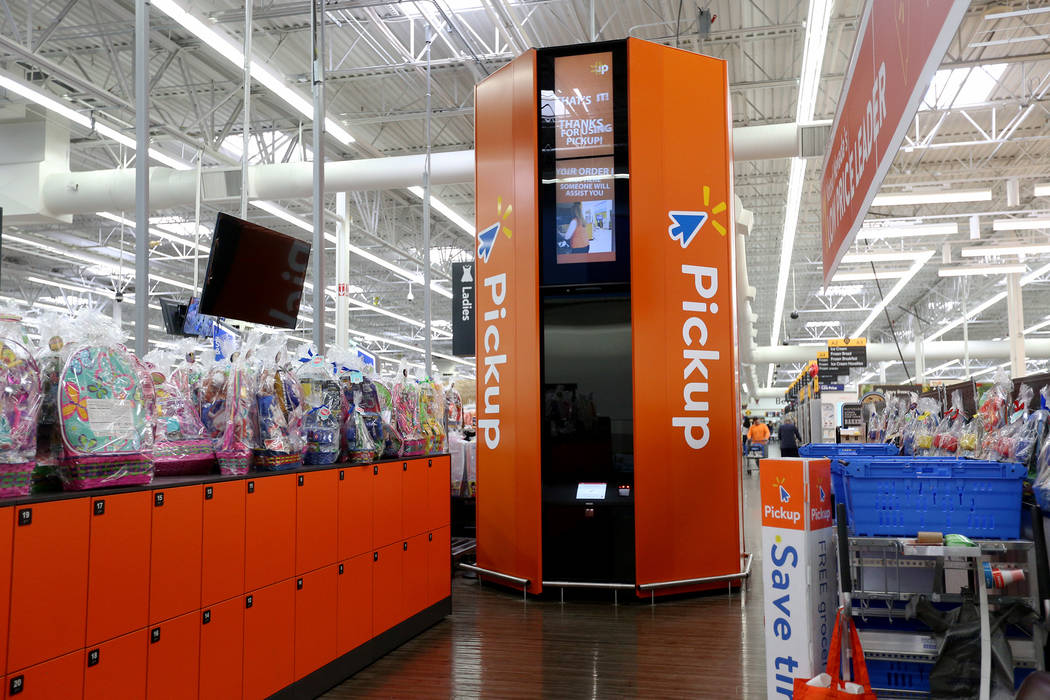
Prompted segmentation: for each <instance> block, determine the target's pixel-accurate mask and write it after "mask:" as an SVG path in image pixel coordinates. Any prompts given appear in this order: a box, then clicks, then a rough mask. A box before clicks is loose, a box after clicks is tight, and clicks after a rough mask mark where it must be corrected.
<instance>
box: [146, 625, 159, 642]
mask: <svg viewBox="0 0 1050 700" xmlns="http://www.w3.org/2000/svg"><path fill="white" fill-rule="evenodd" d="M159 641H160V627H154V628H153V629H151V630H150V632H149V643H150V644H156V643H157V642H159Z"/></svg>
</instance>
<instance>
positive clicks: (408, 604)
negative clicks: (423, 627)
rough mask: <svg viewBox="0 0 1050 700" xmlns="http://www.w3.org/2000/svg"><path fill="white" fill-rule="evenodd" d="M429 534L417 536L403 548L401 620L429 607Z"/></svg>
mask: <svg viewBox="0 0 1050 700" xmlns="http://www.w3.org/2000/svg"><path fill="white" fill-rule="evenodd" d="M429 545H430V542H428V541H427V534H426V533H424V534H422V535H416V536H415V537H410V538H408V539H407V540H405V541H404V542H403V543H402V545H401V547H402V554H403V555H404V556H403V560H404V563H403V564H402V568H401V575H402V576H403V579H402V583H401V591H402V593H401V595H402V600H403V601H404V606H403V607H402V608H401V618H402V619H407V618H409V617H412V616H413V615H415V614H416V613H417V612H419V611H421V610H422V609H423V608H425V607H427V554H428V553H429V551H430V547H429Z"/></svg>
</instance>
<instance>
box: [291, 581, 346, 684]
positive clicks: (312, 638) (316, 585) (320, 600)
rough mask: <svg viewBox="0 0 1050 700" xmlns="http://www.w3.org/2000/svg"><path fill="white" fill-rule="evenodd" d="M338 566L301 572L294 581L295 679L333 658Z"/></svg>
mask: <svg viewBox="0 0 1050 700" xmlns="http://www.w3.org/2000/svg"><path fill="white" fill-rule="evenodd" d="M338 568H339V567H338V565H336V564H333V565H332V566H326V567H325V568H323V569H319V570H317V571H313V572H311V573H308V574H304V575H302V576H300V577H299V578H297V579H296V581H295V589H296V590H295V679H296V680H299V679H300V678H302V677H303V676H305V675H307V674H308V673H311V672H313V671H316V670H317V669H319V668H321V667H322V666H324V665H325V664H326V663H328V662H329V661H331V660H333V659H334V658H335V651H336V639H335V635H336V600H337V598H338V594H337V590H338V582H337V580H336V579H337V576H338V574H337V570H338Z"/></svg>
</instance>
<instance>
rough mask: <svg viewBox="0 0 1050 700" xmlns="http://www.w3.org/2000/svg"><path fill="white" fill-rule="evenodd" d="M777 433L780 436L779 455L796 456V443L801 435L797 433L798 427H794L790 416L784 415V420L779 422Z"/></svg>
mask: <svg viewBox="0 0 1050 700" xmlns="http://www.w3.org/2000/svg"><path fill="white" fill-rule="evenodd" d="M777 434H778V436H779V437H780V456H781V457H798V443H799V441H800V440H802V436H801V435H799V434H798V428H796V427H795V421H794V419H792V418H791V416H784V422H783V423H781V424H780V428H779V429H778V430H777Z"/></svg>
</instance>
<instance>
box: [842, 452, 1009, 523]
mask: <svg viewBox="0 0 1050 700" xmlns="http://www.w3.org/2000/svg"><path fill="white" fill-rule="evenodd" d="M842 463H843V474H842V477H843V478H842V480H843V487H844V489H843V490H844V491H845V494H846V498H845V503H846V512H847V516H848V519H849V526H850V529H851V530H852V531H853V533H854V534H856V535H861V536H874V537H886V536H903V535H915V534H916V533H918V532H920V531H929V532H943V533H945V534H947V533H957V534H961V535H966V536H968V537H979V538H984V539H1017V538H1018V537H1020V534H1021V487H1022V484H1023V482H1024V477H1025V474H1026V473H1027V471H1026V469H1025V467H1024V465H1021V464H1014V463H1009V462H989V461H984V460H976V459H959V458H954V457H953V458H941V457H856V458H854V459H851V460H848V461H847V460H842Z"/></svg>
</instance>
